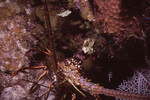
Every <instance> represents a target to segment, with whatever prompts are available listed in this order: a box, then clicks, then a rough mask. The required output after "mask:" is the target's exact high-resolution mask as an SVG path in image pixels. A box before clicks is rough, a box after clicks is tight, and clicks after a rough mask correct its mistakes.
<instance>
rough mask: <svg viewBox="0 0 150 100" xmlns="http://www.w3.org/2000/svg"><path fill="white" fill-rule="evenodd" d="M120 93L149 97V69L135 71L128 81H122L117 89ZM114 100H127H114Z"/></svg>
mask: <svg viewBox="0 0 150 100" xmlns="http://www.w3.org/2000/svg"><path fill="white" fill-rule="evenodd" d="M117 89H118V90H120V91H126V92H130V93H138V94H144V95H150V69H140V70H135V72H134V75H133V77H132V78H130V79H129V80H128V81H125V80H123V82H122V83H121V85H119V87H118V88H117ZM116 100H129V99H122V98H116Z"/></svg>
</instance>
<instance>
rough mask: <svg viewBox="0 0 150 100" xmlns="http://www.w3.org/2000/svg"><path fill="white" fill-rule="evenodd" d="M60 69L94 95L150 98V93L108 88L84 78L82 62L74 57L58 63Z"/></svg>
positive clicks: (76, 83) (140, 99)
mask: <svg viewBox="0 0 150 100" xmlns="http://www.w3.org/2000/svg"><path fill="white" fill-rule="evenodd" d="M58 66H59V70H60V71H61V72H62V73H63V74H64V75H65V78H66V80H68V82H70V83H72V84H75V85H76V86H80V87H81V88H82V89H83V90H84V91H88V92H89V93H90V94H92V95H98V94H104V95H107V96H115V97H117V98H129V99H136V100H150V96H149V95H141V94H135V93H127V92H123V91H118V90H113V89H107V88H104V87H102V86H99V85H98V84H94V83H93V82H90V80H88V79H86V78H84V77H83V76H82V75H81V73H79V70H81V65H80V62H78V61H77V60H75V59H74V58H70V59H66V60H65V61H63V62H59V63H58Z"/></svg>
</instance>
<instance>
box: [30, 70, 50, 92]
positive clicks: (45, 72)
mask: <svg viewBox="0 0 150 100" xmlns="http://www.w3.org/2000/svg"><path fill="white" fill-rule="evenodd" d="M47 73H48V70H46V71H44V72H43V73H42V74H41V75H40V76H39V78H38V79H37V80H36V82H35V83H34V84H33V85H32V87H31V88H30V90H29V93H31V92H32V90H33V89H34V87H35V85H37V83H38V82H39V81H40V79H41V78H42V77H43V76H44V75H45V74H47Z"/></svg>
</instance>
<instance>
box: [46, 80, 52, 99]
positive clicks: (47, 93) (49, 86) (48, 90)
mask: <svg viewBox="0 0 150 100" xmlns="http://www.w3.org/2000/svg"><path fill="white" fill-rule="evenodd" d="M52 86H53V82H52V83H50V84H49V85H48V89H47V91H46V96H45V99H44V100H47V98H48V95H49V92H50V90H51V87H52Z"/></svg>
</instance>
